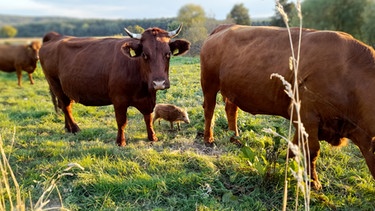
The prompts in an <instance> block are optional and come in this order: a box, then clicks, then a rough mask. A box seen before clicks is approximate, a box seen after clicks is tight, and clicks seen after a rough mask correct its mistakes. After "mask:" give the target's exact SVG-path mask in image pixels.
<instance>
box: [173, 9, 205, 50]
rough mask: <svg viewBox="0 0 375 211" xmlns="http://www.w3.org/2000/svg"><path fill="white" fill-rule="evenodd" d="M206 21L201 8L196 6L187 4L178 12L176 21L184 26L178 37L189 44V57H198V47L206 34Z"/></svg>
mask: <svg viewBox="0 0 375 211" xmlns="http://www.w3.org/2000/svg"><path fill="white" fill-rule="evenodd" d="M206 19H207V18H206V13H205V12H204V10H203V8H202V7H201V6H199V5H196V4H187V5H185V6H183V7H181V8H180V10H179V11H178V15H177V21H178V22H179V23H183V24H184V29H183V30H182V32H181V35H180V36H181V37H182V38H185V39H187V40H189V42H190V43H191V46H190V50H189V52H188V54H189V55H193V56H196V55H199V52H200V47H201V46H202V43H203V41H204V40H205V39H206V37H207V34H208V32H207V29H206V27H205V23H206Z"/></svg>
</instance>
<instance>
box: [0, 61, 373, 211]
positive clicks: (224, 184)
mask: <svg viewBox="0 0 375 211" xmlns="http://www.w3.org/2000/svg"><path fill="white" fill-rule="evenodd" d="M199 77H200V65H199V59H197V58H190V57H175V58H173V59H172V61H171V67H170V81H171V88H170V89H168V90H163V91H158V98H157V102H158V103H172V104H175V105H178V106H181V107H185V108H187V110H188V113H189V117H190V120H191V123H190V124H184V123H182V124H181V127H182V128H181V131H170V129H169V123H168V122H166V121H162V122H161V125H159V124H155V127H154V129H155V131H156V133H157V136H158V138H159V142H157V143H154V144H153V145H151V144H150V142H148V141H147V133H146V129H145V125H144V123H143V117H142V115H141V114H140V113H139V112H138V111H137V110H136V109H135V108H131V109H129V110H128V118H129V122H128V125H127V128H126V134H125V135H126V138H127V143H128V145H127V146H126V147H124V148H119V147H117V146H116V144H115V139H116V134H117V128H116V122H115V118H114V112H113V108H112V106H105V107H85V106H82V105H79V104H75V105H74V107H73V111H74V116H75V118H76V120H77V122H78V124H79V125H80V127H81V129H82V131H81V132H80V133H77V134H76V135H73V134H68V133H65V131H64V129H63V127H64V119H63V116H62V115H56V114H55V112H54V109H53V105H52V102H51V100H50V96H49V92H48V85H47V83H46V81H45V79H44V76H43V73H42V70H41V69H40V67H39V68H38V69H37V71H36V72H35V73H34V78H35V85H30V84H29V83H28V80H27V77H26V74H24V77H23V87H22V88H19V87H18V86H17V79H16V75H15V74H14V73H13V74H8V73H4V72H0V135H1V137H2V140H3V142H4V148H5V151H6V153H7V155H8V157H9V162H10V165H11V166H12V169H13V171H14V173H15V175H16V178H17V180H18V183H19V184H20V187H21V191H22V197H23V199H24V201H25V206H26V207H30V203H32V204H35V203H36V201H37V200H38V198H39V197H40V196H41V195H42V193H43V192H44V191H45V190H46V188H47V187H49V186H50V184H51V181H53V180H54V179H56V182H57V189H58V191H59V193H60V194H61V198H62V203H63V206H64V208H67V209H70V210H280V209H281V208H282V198H283V185H284V181H283V180H284V171H285V168H284V164H285V155H286V144H285V143H284V142H281V144H280V145H277V144H275V143H277V141H276V139H275V138H273V137H271V136H270V135H269V134H266V133H264V132H262V130H263V128H273V129H275V130H276V128H277V129H278V131H279V132H280V133H282V134H284V135H286V134H287V128H288V121H287V120H284V119H282V118H279V117H272V116H252V115H250V114H247V113H244V112H241V111H240V113H239V121H238V124H239V129H240V131H241V140H242V141H244V142H246V143H247V145H248V146H249V147H251V148H252V149H253V151H254V152H255V153H256V155H257V156H258V157H259V158H261V157H264V158H265V159H266V160H267V162H261V161H259V163H258V164H260V165H264V167H265V169H266V171H265V172H266V173H263V174H262V173H259V171H258V170H257V168H255V167H254V165H253V166H252V165H250V164H249V162H248V160H247V159H245V158H244V156H243V155H242V153H241V150H240V149H239V148H237V147H236V146H234V145H233V144H231V143H230V142H229V137H230V136H231V135H232V134H231V133H230V132H228V131H227V123H226V120H225V112H224V104H223V102H222V100H221V96H218V100H217V108H216V111H215V119H216V126H215V138H216V143H217V146H216V148H214V149H210V148H206V147H204V144H203V139H202V137H201V133H202V132H203V122H204V118H203V108H202V102H203V95H202V91H201V88H200V78H199ZM14 130H15V132H14ZM14 134H15V143H14V144H12V138H13V135H14ZM321 143H322V152H321V156H320V157H319V160H318V164H317V168H318V169H317V170H318V174H319V176H320V180H321V182H322V185H323V190H322V191H320V192H312V194H311V210H334V209H336V210H374V209H375V203H374V200H373V198H374V196H375V195H374V194H375V183H374V180H373V179H372V177H371V175H370V173H369V170H368V168H367V166H366V164H365V161H364V159H363V157H362V155H361V154H360V152H359V150H358V148H357V147H356V146H354V145H353V144H349V145H348V146H347V147H344V148H341V149H336V148H333V147H331V146H329V145H328V144H326V143H325V142H321ZM69 163H78V164H80V165H81V166H82V167H84V170H81V169H79V168H73V169H71V170H69V171H64V169H65V168H67V165H68V164H69ZM266 164H268V165H267V166H266ZM67 172H69V173H72V175H65V176H61V177H59V175H62V174H64V173H67ZM57 178H58V179H57ZM288 180H289V190H288V191H289V193H288V196H289V197H288V209H293V207H294V203H295V200H294V197H295V189H296V182H295V181H294V179H293V177H292V176H289V178H288ZM49 199H50V200H51V201H50V202H49V204H48V205H47V206H46V207H47V208H48V207H56V206H61V202H60V199H59V195H58V192H57V191H56V190H54V191H53V192H52V193H51V195H49ZM299 204H300V205H301V206H299V208H298V210H302V209H303V207H302V205H303V200H302V199H300V200H299Z"/></svg>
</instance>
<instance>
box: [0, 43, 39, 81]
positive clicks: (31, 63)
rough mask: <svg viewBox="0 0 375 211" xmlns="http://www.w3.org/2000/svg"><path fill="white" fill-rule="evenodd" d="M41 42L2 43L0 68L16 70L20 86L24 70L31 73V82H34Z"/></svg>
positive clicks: (10, 70)
mask: <svg viewBox="0 0 375 211" xmlns="http://www.w3.org/2000/svg"><path fill="white" fill-rule="evenodd" d="M39 49H40V42H39V41H33V42H31V43H30V44H28V45H7V44H5V45H0V70H2V71H4V72H16V74H17V78H18V86H21V85H22V84H21V81H22V80H21V79H22V70H24V71H26V72H27V73H28V74H29V80H30V83H31V84H34V80H33V77H32V73H33V72H34V71H35V68H36V64H37V62H38V59H39Z"/></svg>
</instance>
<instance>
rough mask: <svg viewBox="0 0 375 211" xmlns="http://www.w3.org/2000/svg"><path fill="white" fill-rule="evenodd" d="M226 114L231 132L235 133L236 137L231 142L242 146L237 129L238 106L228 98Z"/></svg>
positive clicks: (226, 99) (226, 100)
mask: <svg viewBox="0 0 375 211" xmlns="http://www.w3.org/2000/svg"><path fill="white" fill-rule="evenodd" d="M225 113H226V115H227V120H228V128H229V130H231V131H233V132H234V135H233V136H232V137H231V138H230V142H232V143H234V144H236V145H239V146H241V145H242V143H241V142H240V141H239V140H238V139H237V136H238V128H237V116H238V106H237V105H235V104H234V103H232V102H231V101H230V100H228V98H225Z"/></svg>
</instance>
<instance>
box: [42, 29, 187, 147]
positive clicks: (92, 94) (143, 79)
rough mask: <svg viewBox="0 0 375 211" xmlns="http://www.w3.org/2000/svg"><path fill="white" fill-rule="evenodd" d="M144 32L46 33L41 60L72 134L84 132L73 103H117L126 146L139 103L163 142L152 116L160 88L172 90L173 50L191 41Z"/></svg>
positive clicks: (150, 133)
mask: <svg viewBox="0 0 375 211" xmlns="http://www.w3.org/2000/svg"><path fill="white" fill-rule="evenodd" d="M139 36H141V37H139V38H140V39H133V38H104V39H95V38H77V37H65V36H62V35H60V34H57V33H55V32H51V33H48V34H46V35H45V36H44V39H43V46H42V48H41V49H40V61H41V65H42V68H43V71H44V74H45V76H46V79H47V80H48V83H49V85H50V89H51V91H52V94H54V95H55V96H56V97H57V98H58V105H59V107H60V108H61V109H62V110H63V112H64V115H65V128H66V129H67V131H68V132H72V133H75V132H78V131H79V130H80V129H79V127H78V125H77V124H76V122H75V121H74V119H73V116H72V113H71V105H72V101H75V102H78V103H81V104H83V105H87V106H104V105H110V104H113V106H114V110H115V115H116V121H117V126H118V133H117V140H116V143H117V144H118V145H119V146H125V145H126V141H125V136H124V129H125V126H126V123H127V109H128V107H129V106H133V107H135V108H137V109H138V110H139V111H140V112H141V113H142V114H143V117H144V121H145V123H146V128H147V133H148V139H149V140H150V141H157V137H156V135H155V132H154V130H153V127H152V116H151V113H152V111H153V109H154V106H155V99H156V91H157V90H158V89H167V88H169V78H168V77H169V59H170V57H171V56H172V54H173V53H172V52H178V53H176V54H175V55H180V54H183V53H185V52H186V51H187V50H188V49H189V45H190V43H189V42H187V41H185V40H175V41H171V40H170V39H171V36H170V34H169V33H168V32H167V31H164V30H161V29H159V28H150V29H147V30H146V31H145V32H144V33H143V34H142V35H139ZM176 50H178V51H176Z"/></svg>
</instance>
